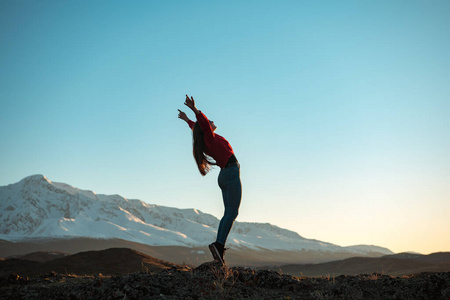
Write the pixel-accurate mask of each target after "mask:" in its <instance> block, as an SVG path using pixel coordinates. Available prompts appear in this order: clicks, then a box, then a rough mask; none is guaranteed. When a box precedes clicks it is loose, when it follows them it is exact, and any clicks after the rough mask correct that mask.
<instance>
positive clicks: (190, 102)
mask: <svg viewBox="0 0 450 300" xmlns="http://www.w3.org/2000/svg"><path fill="white" fill-rule="evenodd" d="M184 104H185V105H186V106H187V107H189V108H190V109H192V111H193V112H194V113H195V117H196V118H197V122H198V124H199V125H200V127H201V128H202V130H203V133H204V135H205V138H207V139H211V138H214V130H213V129H212V128H211V124H210V122H209V120H208V118H207V117H206V116H205V115H204V114H203V113H202V112H201V111H199V110H198V109H197V108H196V107H195V101H194V97H192V96H191V98H189V96H188V95H186V101H185V102H184Z"/></svg>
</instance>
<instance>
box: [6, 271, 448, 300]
mask: <svg viewBox="0 0 450 300" xmlns="http://www.w3.org/2000/svg"><path fill="white" fill-rule="evenodd" d="M0 285H1V287H0V299H71V300H72V299H73V300H75V299H286V300H287V299H450V272H443V273H421V274H418V275H411V276H404V277H391V276H387V275H381V274H377V273H375V274H364V275H358V276H338V277H331V276H330V277H319V278H312V277H294V276H290V275H284V274H280V273H278V272H275V271H269V270H258V271H256V270H254V269H248V268H242V267H233V268H227V267H219V266H217V265H214V264H208V263H207V264H203V265H201V266H199V267H197V268H189V267H182V268H180V267H173V268H171V269H166V270H163V271H161V272H157V273H153V272H150V271H148V270H145V269H144V270H143V271H142V272H137V273H130V274H126V275H120V276H103V275H101V274H98V275H97V276H77V275H70V274H57V273H54V272H51V273H48V274H43V275H39V276H35V277H32V278H28V277H21V276H20V275H18V274H11V275H9V276H4V277H2V278H0Z"/></svg>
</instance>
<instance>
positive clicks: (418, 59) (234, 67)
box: [0, 0, 450, 253]
mask: <svg viewBox="0 0 450 300" xmlns="http://www.w3.org/2000/svg"><path fill="white" fill-rule="evenodd" d="M449 16H450V2H448V1H440V0H436V1H261V0H259V1H227V2H223V1H221V2H219V1H132V2H126V1H56V0H54V1H9V0H2V1H1V2H0V139H1V143H0V185H7V184H10V183H14V182H17V181H19V180H21V179H22V178H24V177H26V176H29V175H32V174H44V175H45V176H47V177H48V178H49V179H50V180H53V181H57V182H66V183H69V184H71V185H74V186H76V187H79V188H82V189H91V190H94V191H95V192H97V193H103V194H120V195H122V196H124V197H126V198H137V199H141V200H144V201H146V202H149V203H156V204H160V205H166V206H175V207H180V208H197V209H200V210H202V211H204V212H207V213H211V214H214V215H215V216H217V217H220V216H221V214H222V211H223V207H222V200H221V194H220V189H219V187H218V186H217V175H218V171H219V170H218V169H215V170H214V171H212V172H211V173H210V174H208V175H207V176H206V177H202V176H201V175H200V174H199V173H198V170H197V169H196V166H195V162H194V160H193V158H192V154H191V153H192V150H191V133H190V131H189V129H188V127H187V126H186V124H185V123H184V122H183V121H181V120H179V119H177V109H178V108H180V109H183V110H185V111H186V112H187V113H188V116H190V117H191V118H194V116H193V114H192V113H191V112H188V111H187V109H185V108H184V107H183V102H184V97H185V94H189V95H193V96H194V98H195V100H196V103H197V106H198V108H199V109H201V110H202V111H203V112H204V113H205V114H206V115H207V116H208V117H209V118H210V119H212V120H214V121H215V124H216V125H217V126H218V129H217V131H216V132H217V133H218V134H220V135H223V136H224V137H225V138H227V139H228V140H229V142H230V143H231V144H232V146H233V148H234V150H235V152H236V156H237V158H238V159H239V161H240V162H241V177H242V182H243V189H244V193H243V200H242V206H241V210H240V215H239V217H238V220H239V221H252V222H270V223H272V224H275V225H278V226H280V227H284V228H288V229H291V230H294V231H296V232H298V233H299V234H300V235H302V236H304V237H307V238H314V239H319V240H323V241H327V242H332V243H336V244H339V245H343V246H346V245H353V244H363V243H364V244H376V245H380V246H385V247H388V248H390V249H391V250H393V251H395V252H400V251H408V250H412V251H418V252H422V253H430V252H435V251H450V222H449V218H448V213H449V212H450V159H449V156H450V124H449V123H450V121H449V120H450V54H449V53H450V18H449Z"/></svg>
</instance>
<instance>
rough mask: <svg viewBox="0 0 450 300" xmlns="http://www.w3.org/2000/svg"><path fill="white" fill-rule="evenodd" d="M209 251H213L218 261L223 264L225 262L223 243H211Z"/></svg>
mask: <svg viewBox="0 0 450 300" xmlns="http://www.w3.org/2000/svg"><path fill="white" fill-rule="evenodd" d="M209 251H211V254H212V256H213V257H214V259H215V260H216V261H218V262H219V263H220V264H221V265H224V264H225V261H224V260H223V252H224V246H223V245H222V244H220V243H218V242H214V243H212V244H210V245H209Z"/></svg>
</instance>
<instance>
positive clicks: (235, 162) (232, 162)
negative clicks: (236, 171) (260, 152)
mask: <svg viewBox="0 0 450 300" xmlns="http://www.w3.org/2000/svg"><path fill="white" fill-rule="evenodd" d="M237 165H238V160H237V158H236V156H235V155H234V153H233V154H232V155H231V156H230V158H229V159H228V161H227V163H226V164H225V167H224V169H226V168H230V167H234V166H237Z"/></svg>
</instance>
